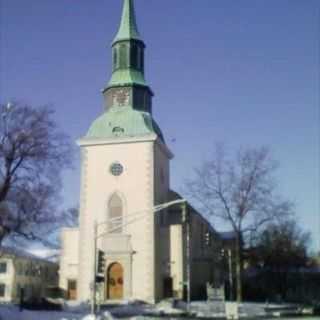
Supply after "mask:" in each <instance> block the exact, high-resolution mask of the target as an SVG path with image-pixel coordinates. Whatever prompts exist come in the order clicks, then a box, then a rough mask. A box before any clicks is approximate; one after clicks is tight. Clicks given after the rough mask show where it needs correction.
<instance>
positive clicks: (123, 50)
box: [119, 44, 128, 69]
mask: <svg viewBox="0 0 320 320" xmlns="http://www.w3.org/2000/svg"><path fill="white" fill-rule="evenodd" d="M119 51H120V57H119V59H120V61H119V67H120V69H125V68H127V67H128V52H127V51H128V49H127V45H125V44H121V45H120V47H119Z"/></svg>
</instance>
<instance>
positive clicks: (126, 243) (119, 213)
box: [60, 0, 219, 302]
mask: <svg viewBox="0 0 320 320" xmlns="http://www.w3.org/2000/svg"><path fill="white" fill-rule="evenodd" d="M144 51H145V44H144V42H143V40H142V39H141V37H140V34H139V32H138V28H137V24H136V17H135V12H134V8H133V0H124V6H123V12H122V18H121V23H120V27H119V31H118V33H117V35H116V37H115V39H114V41H113V43H112V56H113V70H112V76H111V80H110V81H109V83H108V85H107V86H106V88H105V89H104V90H103V96H104V101H105V106H104V110H103V113H102V115H101V116H99V117H98V118H97V119H96V120H95V121H94V122H93V124H92V125H91V127H90V129H89V131H88V133H87V134H86V136H85V137H83V138H82V139H80V140H79V141H78V144H79V146H80V149H81V191H80V216H79V228H74V229H64V230H63V231H62V244H63V245H62V252H61V262H60V286H61V288H63V289H64V290H65V291H66V292H67V293H68V297H69V298H73V299H78V300H80V301H87V300H89V299H91V295H92V287H93V282H94V281H95V280H94V269H95V257H96V255H95V253H96V252H98V251H101V252H103V253H104V254H105V259H106V262H105V269H104V271H103V274H102V277H104V280H103V282H102V283H100V284H99V288H100V291H99V297H100V299H101V300H108V299H130V298H134V299H141V300H145V301H149V302H155V301H158V300H160V299H162V298H164V297H168V296H176V297H180V298H183V296H185V295H186V290H187V291H188V292H190V294H191V296H192V295H194V296H196V295H198V294H200V293H201V292H202V293H203V291H204V290H205V287H206V282H209V281H211V282H212V281H216V280H215V278H217V277H219V275H218V272H214V266H215V263H216V262H215V257H214V254H213V252H214V250H213V248H214V246H216V245H218V243H219V241H218V236H217V234H216V232H215V231H214V230H213V229H212V228H211V227H210V225H209V223H208V222H207V221H206V220H205V219H204V218H203V217H202V216H201V215H199V214H198V213H197V212H196V211H195V210H194V209H192V208H191V206H189V205H186V206H185V209H184V210H183V208H182V207H181V206H178V205H175V207H173V208H169V209H165V210H162V211H161V212H159V213H155V212H154V207H155V206H156V205H159V204H163V203H167V202H168V201H172V200H173V199H178V198H179V195H177V194H176V193H174V192H172V191H171V190H170V160H171V159H172V158H173V154H172V152H171V151H170V150H169V148H168V146H167V145H166V143H165V140H164V137H163V134H162V132H161V130H160V128H159V126H158V125H157V123H156V121H155V120H154V118H153V116H152V98H153V92H152V90H151V88H150V87H149V86H148V84H147V83H146V81H145V77H144V65H145V55H144ZM96 224H97V225H98V230H97V250H95V241H94V239H95V225H96ZM209 242H210V243H209ZM195 270H197V271H195Z"/></svg>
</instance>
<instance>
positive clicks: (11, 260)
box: [0, 247, 58, 303]
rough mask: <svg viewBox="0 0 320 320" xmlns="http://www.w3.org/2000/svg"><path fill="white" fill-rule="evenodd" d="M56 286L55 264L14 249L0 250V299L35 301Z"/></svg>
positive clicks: (56, 272) (56, 270) (0, 300)
mask: <svg viewBox="0 0 320 320" xmlns="http://www.w3.org/2000/svg"><path fill="white" fill-rule="evenodd" d="M53 287H58V265H57V264H56V263H53V262H50V261H47V260H45V259H41V258H38V257H36V256H34V255H32V254H30V253H27V252H24V251H22V250H18V249H15V248H6V247H4V248H1V250H0V302H14V303H17V302H19V301H20V295H21V292H22V291H23V296H24V301H27V302H28V301H29V302H37V301H40V300H41V298H44V297H46V296H47V293H48V289H49V288H53Z"/></svg>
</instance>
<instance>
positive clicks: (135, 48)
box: [130, 43, 138, 69]
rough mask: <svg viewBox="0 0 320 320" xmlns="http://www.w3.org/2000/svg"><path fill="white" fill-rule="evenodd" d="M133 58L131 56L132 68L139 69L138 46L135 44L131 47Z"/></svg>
mask: <svg viewBox="0 0 320 320" xmlns="http://www.w3.org/2000/svg"><path fill="white" fill-rule="evenodd" d="M130 53H131V56H130V60H131V61H130V62H131V66H132V67H133V68H135V69H137V68H138V46H137V45H136V44H135V43H133V44H132V45H131V52H130Z"/></svg>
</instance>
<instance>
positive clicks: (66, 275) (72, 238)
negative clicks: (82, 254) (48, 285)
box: [59, 228, 79, 290]
mask: <svg viewBox="0 0 320 320" xmlns="http://www.w3.org/2000/svg"><path fill="white" fill-rule="evenodd" d="M61 244H62V245H61V254H60V270H59V286H60V288H62V289H64V290H67V289H68V280H77V278H78V272H79V229H78V228H64V229H62V231H61Z"/></svg>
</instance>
